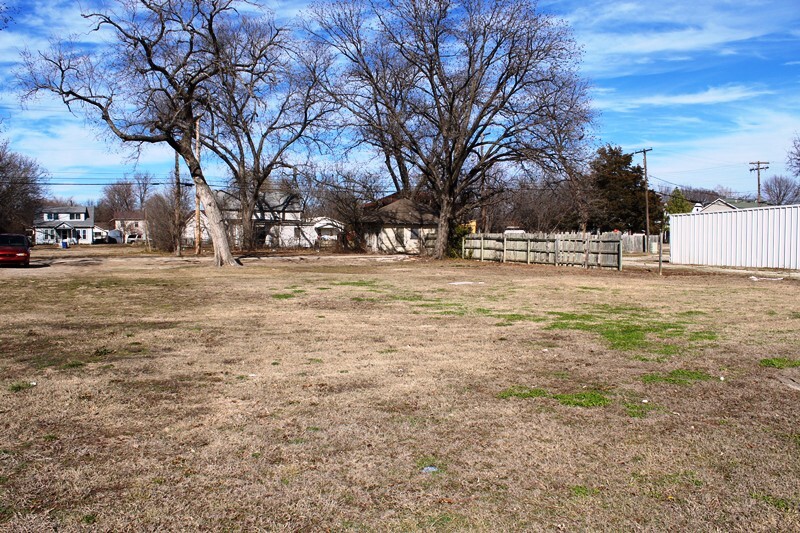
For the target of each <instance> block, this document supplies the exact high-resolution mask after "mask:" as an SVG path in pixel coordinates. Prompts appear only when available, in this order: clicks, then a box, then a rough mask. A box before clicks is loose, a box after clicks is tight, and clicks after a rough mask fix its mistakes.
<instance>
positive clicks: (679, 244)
mask: <svg viewBox="0 0 800 533" xmlns="http://www.w3.org/2000/svg"><path fill="white" fill-rule="evenodd" d="M669 225H670V263H674V264H679V265H711V266H731V267H754V268H786V269H793V270H797V269H800V205H784V206H774V207H759V208H755V209H740V210H732V211H720V212H714V213H686V214H681V215H672V216H671V217H670V223H669Z"/></svg>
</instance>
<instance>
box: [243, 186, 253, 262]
mask: <svg viewBox="0 0 800 533" xmlns="http://www.w3.org/2000/svg"><path fill="white" fill-rule="evenodd" d="M239 202H240V204H241V209H240V216H241V218H242V248H243V249H245V250H252V249H253V248H254V247H255V246H254V245H255V235H254V233H255V231H254V226H255V224H254V221H253V212H254V211H255V199H254V198H253V197H251V196H250V195H249V194H243V195H242V197H241V198H240V199H239Z"/></svg>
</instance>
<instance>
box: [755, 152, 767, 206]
mask: <svg viewBox="0 0 800 533" xmlns="http://www.w3.org/2000/svg"><path fill="white" fill-rule="evenodd" d="M750 164H751V165H755V167H754V168H751V169H750V172H753V171H756V173H757V174H758V196H757V197H756V205H761V171H762V170H767V169H768V168H769V167H767V166H762V165H769V161H750Z"/></svg>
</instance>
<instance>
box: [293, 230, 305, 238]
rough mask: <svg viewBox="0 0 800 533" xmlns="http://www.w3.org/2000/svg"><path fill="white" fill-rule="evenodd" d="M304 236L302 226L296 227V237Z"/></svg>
mask: <svg viewBox="0 0 800 533" xmlns="http://www.w3.org/2000/svg"><path fill="white" fill-rule="evenodd" d="M302 236H303V230H301V229H300V228H294V238H295V239H299V238H300V237H302Z"/></svg>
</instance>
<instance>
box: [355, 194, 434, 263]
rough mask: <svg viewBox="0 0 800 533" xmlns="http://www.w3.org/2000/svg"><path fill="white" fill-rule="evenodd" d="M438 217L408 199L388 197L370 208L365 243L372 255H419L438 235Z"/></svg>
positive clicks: (366, 223) (365, 221)
mask: <svg viewBox="0 0 800 533" xmlns="http://www.w3.org/2000/svg"><path fill="white" fill-rule="evenodd" d="M438 221H439V219H438V217H437V216H436V215H435V214H434V213H433V211H432V210H431V209H430V208H429V207H428V206H426V205H424V204H421V203H418V202H415V201H414V200H411V199H409V198H396V197H387V198H385V199H383V200H379V201H378V202H375V204H372V205H370V206H368V209H367V211H366V212H365V214H364V226H365V228H366V232H365V235H364V242H366V244H367V248H368V249H369V250H371V251H373V252H389V253H408V254H418V253H420V252H422V251H423V249H424V247H425V242H426V240H429V239H431V238H433V236H434V235H435V234H436V226H437V224H438Z"/></svg>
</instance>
